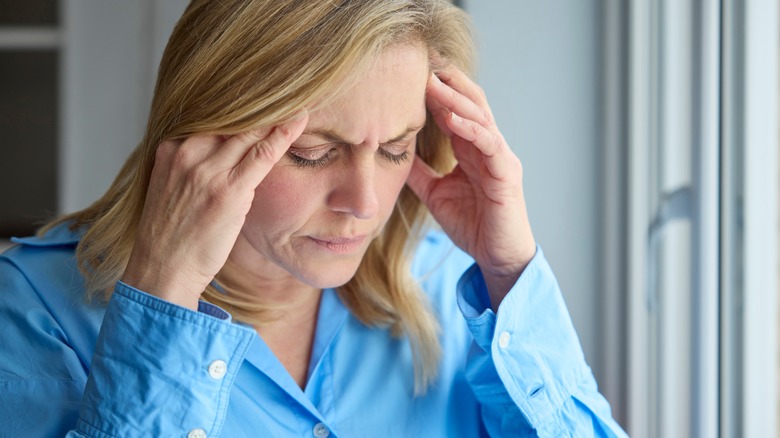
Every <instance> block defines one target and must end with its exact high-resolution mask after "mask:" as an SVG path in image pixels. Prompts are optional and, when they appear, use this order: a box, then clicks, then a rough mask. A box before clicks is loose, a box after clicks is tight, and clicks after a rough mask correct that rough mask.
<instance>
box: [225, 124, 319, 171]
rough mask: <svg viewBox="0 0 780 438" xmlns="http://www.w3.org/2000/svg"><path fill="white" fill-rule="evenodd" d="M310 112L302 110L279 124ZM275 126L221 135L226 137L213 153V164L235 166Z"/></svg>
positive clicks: (227, 166)
mask: <svg viewBox="0 0 780 438" xmlns="http://www.w3.org/2000/svg"><path fill="white" fill-rule="evenodd" d="M306 114H308V113H307V112H306V110H301V112H299V113H298V114H296V115H295V116H293V117H292V119H290V120H289V121H287V122H284V123H282V124H281V125H279V126H282V125H285V124H287V123H292V122H294V121H297V120H300V119H301V117H303V116H304V115H306ZM273 129H274V127H273V126H262V127H258V128H255V129H251V130H248V131H244V132H241V133H238V134H236V135H232V136H221V137H222V138H224V139H225V141H224V143H223V144H222V145H221V146H220V147H219V150H218V151H217V153H215V154H212V156H211V157H210V161H211V163H212V164H214V165H215V166H218V167H222V168H231V169H232V168H233V167H235V166H236V164H237V163H238V162H239V161H241V159H242V158H243V157H244V155H245V154H246V153H247V150H248V149H249V148H250V147H252V146H253V145H255V144H257V143H259V142H261V141H263V139H265V138H266V137H268V136H269V135H270V134H271V132H272V131H273Z"/></svg>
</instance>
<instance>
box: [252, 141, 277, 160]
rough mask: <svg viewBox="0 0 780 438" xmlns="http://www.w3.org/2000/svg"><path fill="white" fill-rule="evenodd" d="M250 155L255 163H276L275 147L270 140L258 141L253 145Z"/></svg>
mask: <svg viewBox="0 0 780 438" xmlns="http://www.w3.org/2000/svg"><path fill="white" fill-rule="evenodd" d="M249 154H250V158H251V159H252V160H255V161H276V160H275V158H276V153H275V151H274V146H273V144H272V143H271V142H270V141H269V140H268V139H264V140H261V141H258V142H257V143H255V144H254V145H252V148H251V149H250V150H249Z"/></svg>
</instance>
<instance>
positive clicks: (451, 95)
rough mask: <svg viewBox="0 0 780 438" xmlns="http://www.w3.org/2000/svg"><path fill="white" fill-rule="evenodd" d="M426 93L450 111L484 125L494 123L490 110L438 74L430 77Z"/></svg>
mask: <svg viewBox="0 0 780 438" xmlns="http://www.w3.org/2000/svg"><path fill="white" fill-rule="evenodd" d="M426 95H427V97H428V98H430V99H433V100H435V101H436V102H438V103H439V105H440V106H441V107H444V108H446V109H447V110H449V111H450V112H454V113H458V114H460V115H462V116H463V117H465V118H467V119H471V120H473V121H475V122H477V123H480V124H481V125H484V126H491V125H492V124H493V115H492V114H490V112H489V111H488V110H486V109H485V108H482V107H480V106H479V105H477V104H476V103H474V101H473V100H471V99H469V98H468V97H466V96H464V95H463V94H461V93H459V92H458V91H457V90H455V89H454V88H452V87H450V86H448V85H447V84H444V83H443V82H442V81H441V80H440V79H439V78H438V77H437V76H436V75H431V77H430V78H429V80H428V88H427V94H426Z"/></svg>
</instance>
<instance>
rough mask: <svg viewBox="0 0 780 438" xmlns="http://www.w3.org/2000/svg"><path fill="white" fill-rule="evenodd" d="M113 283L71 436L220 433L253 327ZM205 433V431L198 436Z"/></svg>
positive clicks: (209, 309) (213, 308) (203, 306)
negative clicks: (77, 418)
mask: <svg viewBox="0 0 780 438" xmlns="http://www.w3.org/2000/svg"><path fill="white" fill-rule="evenodd" d="M198 310H199V311H198V312H195V311H192V310H189V309H185V308H183V307H179V306H176V305H174V304H172V303H169V302H167V301H164V300H161V299H159V298H157V297H154V296H152V295H149V294H146V293H144V292H142V291H140V290H137V289H134V288H132V287H130V286H128V285H126V284H124V283H122V282H118V283H117V286H116V290H115V292H114V294H113V296H112V298H111V301H110V302H109V304H108V308H107V310H106V314H105V318H104V320H103V324H102V326H101V329H100V334H99V336H98V341H97V345H96V347H95V353H94V356H93V358H92V368H91V370H90V373H89V378H88V380H87V384H86V388H85V391H84V397H83V400H82V404H81V410H80V413H79V420H78V424H77V427H76V430H75V431H73V432H72V433H71V435H72V436H95V437H109V436H126V437H131V436H187V435H188V434H189V433H190V432H193V431H194V435H201V436H203V435H205V436H217V435H218V434H219V432H220V430H221V428H222V424H223V421H224V418H225V414H226V412H227V406H228V396H229V393H230V389H231V386H232V384H233V380H234V378H235V376H236V373H237V372H238V369H239V367H240V366H241V364H242V362H243V360H244V357H245V355H246V352H247V349H248V348H249V345H250V343H251V342H252V339H253V338H254V336H255V332H254V330H252V329H250V328H247V327H243V326H240V325H237V324H233V323H232V322H231V320H230V315H229V314H227V313H226V312H225V311H223V310H222V309H220V308H218V307H216V306H213V305H211V304H208V303H204V302H201V304H200V306H199V309H198ZM201 432H202V434H200V433H201Z"/></svg>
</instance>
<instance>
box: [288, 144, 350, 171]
mask: <svg viewBox="0 0 780 438" xmlns="http://www.w3.org/2000/svg"><path fill="white" fill-rule="evenodd" d="M337 153H338V151H337V150H336V148H328V149H326V150H325V151H324V153H323V152H322V151H303V150H298V149H292V148H291V149H290V150H288V151H287V156H288V157H290V159H291V160H292V162H293V163H295V165H296V166H299V167H322V166H324V165H326V164H328V162H330V161H331V160H332V159H333V158H335V157H336V155H337Z"/></svg>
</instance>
